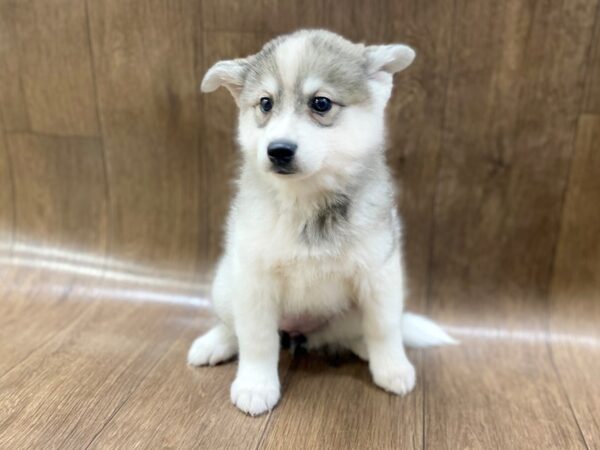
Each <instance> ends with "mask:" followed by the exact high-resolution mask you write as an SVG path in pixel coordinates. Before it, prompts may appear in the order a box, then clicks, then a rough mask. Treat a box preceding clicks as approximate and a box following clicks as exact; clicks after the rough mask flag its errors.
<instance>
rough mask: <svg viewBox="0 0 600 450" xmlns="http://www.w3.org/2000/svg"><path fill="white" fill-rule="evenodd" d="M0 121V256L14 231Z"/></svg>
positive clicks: (10, 183) (6, 250)
mask: <svg viewBox="0 0 600 450" xmlns="http://www.w3.org/2000/svg"><path fill="white" fill-rule="evenodd" d="M1 124H2V122H1V121H0V257H1V256H2V255H7V254H8V253H9V251H10V246H11V244H12V239H13V232H14V205H13V177H12V170H11V165H10V159H9V154H8V149H7V140H6V136H5V133H4V130H3V129H2V127H1Z"/></svg>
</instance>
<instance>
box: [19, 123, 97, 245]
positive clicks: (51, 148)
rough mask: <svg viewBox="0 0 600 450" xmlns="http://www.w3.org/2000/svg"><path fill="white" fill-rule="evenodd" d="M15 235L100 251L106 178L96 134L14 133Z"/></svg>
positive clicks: (30, 240)
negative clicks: (44, 134) (78, 136)
mask: <svg viewBox="0 0 600 450" xmlns="http://www.w3.org/2000/svg"><path fill="white" fill-rule="evenodd" d="M8 143H9V146H10V153H11V160H12V163H13V170H14V179H15V203H17V205H19V206H18V207H17V211H16V222H15V227H16V230H17V231H16V236H15V240H16V241H18V242H21V243H24V244H31V245H36V246H38V247H43V246H52V247H58V248H61V247H62V248H64V249H77V250H79V251H92V252H100V253H102V252H103V250H104V247H105V245H106V244H105V243H106V199H105V196H104V192H105V179H104V174H103V172H102V149H101V146H100V142H99V141H98V140H97V139H90V138H59V137H47V136H38V135H32V134H23V133H12V134H10V135H9V136H8Z"/></svg>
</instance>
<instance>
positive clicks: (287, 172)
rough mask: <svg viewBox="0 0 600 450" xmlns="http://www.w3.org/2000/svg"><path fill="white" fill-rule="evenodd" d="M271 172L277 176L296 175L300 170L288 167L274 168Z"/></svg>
mask: <svg viewBox="0 0 600 450" xmlns="http://www.w3.org/2000/svg"><path fill="white" fill-rule="evenodd" d="M271 170H272V171H273V172H274V173H276V174H277V175H294V174H296V173H298V170H297V169H296V168H295V167H287V166H272V168H271Z"/></svg>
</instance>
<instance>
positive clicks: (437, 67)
mask: <svg viewBox="0 0 600 450" xmlns="http://www.w3.org/2000/svg"><path fill="white" fill-rule="evenodd" d="M453 12H454V8H453V4H452V3H450V2H445V1H440V2H427V6H426V7H423V5H422V2H418V1H415V2H401V3H400V2H388V9H387V10H386V11H385V14H384V15H385V17H389V18H391V20H390V21H389V22H390V23H389V27H388V30H387V32H386V36H385V37H384V38H383V41H384V42H401V43H406V44H409V45H411V46H414V48H415V49H416V51H417V53H418V57H417V58H416V60H415V62H414V63H413V65H412V66H411V67H410V69H409V70H407V71H406V72H403V73H401V74H399V75H398V76H396V79H395V88H394V93H393V96H392V99H391V101H390V104H389V105H388V109H387V117H388V126H389V130H390V132H389V143H388V162H389V164H390V165H391V167H392V169H393V171H394V175H395V176H396V177H397V180H398V187H399V189H398V190H399V204H400V210H401V212H402V217H403V219H404V226H405V232H404V248H405V252H406V253H405V255H406V256H405V257H406V270H407V274H408V277H407V279H408V283H409V292H410V298H409V299H408V305H409V307H410V308H412V309H415V308H417V309H424V306H425V301H426V295H427V286H428V281H429V279H428V274H429V270H428V269H429V267H428V266H429V256H430V251H431V245H432V242H431V233H432V226H433V199H434V194H435V182H434V180H435V177H436V173H437V165H438V161H439V156H440V151H441V143H442V125H443V119H444V106H445V95H446V85H447V73H448V70H449V64H450V52H451V50H452V36H451V34H452V20H453ZM373 42H375V41H373Z"/></svg>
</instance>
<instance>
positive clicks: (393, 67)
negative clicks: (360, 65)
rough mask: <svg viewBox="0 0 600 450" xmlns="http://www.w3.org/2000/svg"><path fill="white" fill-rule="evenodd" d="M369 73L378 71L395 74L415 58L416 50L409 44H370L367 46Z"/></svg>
mask: <svg viewBox="0 0 600 450" xmlns="http://www.w3.org/2000/svg"><path fill="white" fill-rule="evenodd" d="M366 55H367V64H368V70H369V75H373V74H376V73H377V72H387V73H389V74H395V73H396V72H400V71H401V70H404V69H406V68H407V67H408V66H410V64H411V63H412V62H413V60H414V59H415V51H414V50H413V49H412V48H410V47H409V46H408V45H402V44H392V45H370V46H368V47H367V48H366Z"/></svg>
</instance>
